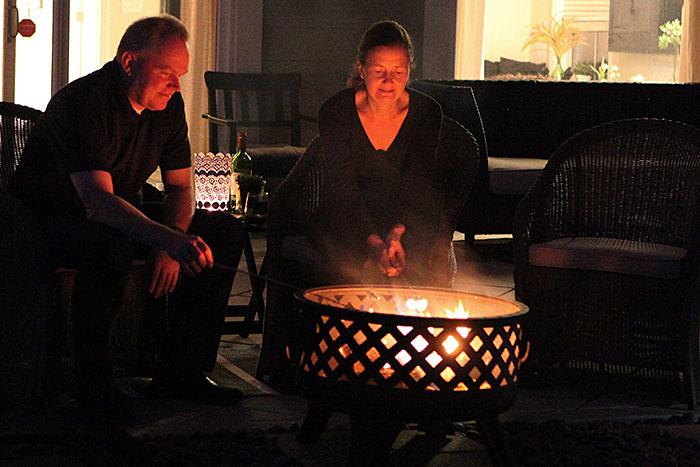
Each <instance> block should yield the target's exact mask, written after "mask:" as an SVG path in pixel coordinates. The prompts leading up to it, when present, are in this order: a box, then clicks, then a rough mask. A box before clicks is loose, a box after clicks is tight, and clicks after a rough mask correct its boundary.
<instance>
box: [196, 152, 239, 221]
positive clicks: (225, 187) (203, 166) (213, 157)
mask: <svg viewBox="0 0 700 467" xmlns="http://www.w3.org/2000/svg"><path fill="white" fill-rule="evenodd" d="M232 158H233V156H232V155H231V154H222V153H220V152H219V153H217V154H214V153H211V152H208V153H206V154H204V153H202V152H199V153H195V154H194V189H195V201H196V206H197V209H207V210H209V211H228V210H229V207H230V206H229V200H230V196H231V159H232Z"/></svg>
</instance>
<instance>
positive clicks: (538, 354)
mask: <svg viewBox="0 0 700 467" xmlns="http://www.w3.org/2000/svg"><path fill="white" fill-rule="evenodd" d="M698 183H700V130H698V129H696V128H693V127H689V126H686V125H684V124H681V123H677V122H671V121H664V120H657V119H631V120H620V121H615V122H610V123H607V124H604V125H601V126H597V127H594V128H591V129H589V130H586V131H583V132H581V133H579V134H577V135H575V136H573V137H572V138H571V139H569V140H568V141H566V142H565V143H564V144H562V145H561V146H560V147H559V148H558V149H557V150H556V151H555V152H554V154H553V155H552V157H551V158H550V159H549V162H548V164H547V166H546V168H545V170H544V172H543V174H542V176H541V178H540V179H539V180H538V182H537V184H536V185H535V186H534V187H533V189H532V190H531V191H530V192H529V193H528V194H527V195H526V197H525V198H524V199H523V201H522V203H521V204H520V205H519V207H518V210H517V215H516V217H515V225H514V234H513V239H514V242H513V243H514V273H515V294H516V298H517V299H518V300H520V301H523V302H524V303H526V304H527V305H528V306H529V307H530V313H529V314H528V315H527V320H526V323H525V325H524V328H525V332H526V333H527V335H528V337H529V342H530V346H531V349H530V357H529V360H528V361H527V362H526V363H525V366H524V368H523V369H524V370H525V372H524V374H523V376H524V377H525V378H526V379H527V376H528V375H529V376H530V377H535V378H536V380H537V381H541V380H542V379H541V378H544V379H545V380H547V379H548V376H551V375H553V374H554V375H558V377H561V376H564V375H567V376H573V377H579V376H582V375H586V376H587V377H588V378H591V377H595V378H594V379H596V380H598V381H600V382H602V383H604V384H608V383H614V384H616V385H617V386H616V387H620V385H624V383H630V387H635V388H636V387H638V386H639V387H642V388H646V389H651V388H659V389H661V391H663V392H661V391H659V392H658V394H661V395H663V396H668V395H675V396H680V397H684V398H685V399H687V402H688V403H689V405H690V406H691V407H693V406H694V404H695V392H696V389H695V388H696V384H697V383H698V379H697V378H698V351H699V347H698V338H699V329H698V301H697V290H696V285H695V284H696V283H697V280H698V256H697V250H696V236H697V222H698V204H697V202H696V199H697V187H698ZM640 382H641V383H643V384H640Z"/></svg>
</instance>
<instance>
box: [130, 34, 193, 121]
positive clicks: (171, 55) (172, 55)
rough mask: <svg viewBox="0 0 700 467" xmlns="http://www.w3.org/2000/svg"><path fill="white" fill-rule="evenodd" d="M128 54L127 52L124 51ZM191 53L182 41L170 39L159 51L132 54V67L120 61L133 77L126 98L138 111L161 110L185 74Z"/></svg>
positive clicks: (178, 88)
mask: <svg viewBox="0 0 700 467" xmlns="http://www.w3.org/2000/svg"><path fill="white" fill-rule="evenodd" d="M127 53H128V52H127ZM189 62H190V52H189V49H188V47H187V43H186V42H185V41H182V40H179V39H173V40H170V41H168V42H166V43H164V44H163V45H161V46H160V48H159V49H158V50H155V51H151V52H140V53H137V54H134V58H133V60H132V61H131V66H128V62H127V61H125V60H123V62H122V63H124V64H125V69H126V71H127V74H129V73H130V76H131V77H132V82H131V86H129V91H128V94H129V101H130V102H131V105H132V107H133V108H134V110H136V111H137V112H139V113H141V111H142V110H143V109H148V110H163V109H165V107H166V106H167V105H168V101H169V100H170V98H171V97H172V95H173V94H174V93H176V92H177V91H179V90H180V77H182V75H184V74H185V73H187V69H188V67H189Z"/></svg>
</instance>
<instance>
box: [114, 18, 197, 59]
mask: <svg viewBox="0 0 700 467" xmlns="http://www.w3.org/2000/svg"><path fill="white" fill-rule="evenodd" d="M188 38H189V34H188V33H187V28H185V25H184V24H182V23H181V22H180V20H179V19H177V18H175V17H174V16H170V15H160V16H150V17H147V18H141V19H139V20H137V21H135V22H133V23H132V24H131V26H129V27H128V28H127V29H126V31H125V32H124V35H123V36H122V38H121V41H120V42H119V47H117V57H119V56H121V55H122V54H123V53H124V52H127V51H128V52H141V51H154V50H157V49H158V48H159V47H160V46H161V45H163V44H164V43H166V42H168V41H170V40H173V39H179V40H182V41H187V39H188Z"/></svg>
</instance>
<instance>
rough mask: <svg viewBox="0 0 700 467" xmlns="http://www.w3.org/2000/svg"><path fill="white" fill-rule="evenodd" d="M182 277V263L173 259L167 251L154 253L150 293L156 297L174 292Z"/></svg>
mask: <svg viewBox="0 0 700 467" xmlns="http://www.w3.org/2000/svg"><path fill="white" fill-rule="evenodd" d="M179 278H180V263H178V262H177V261H175V260H174V259H172V258H171V257H170V256H169V255H168V254H167V253H166V252H165V251H163V250H156V251H154V253H153V275H152V276H151V283H150V285H149V286H148V293H150V294H151V296H153V297H155V298H159V297H161V296H162V295H163V294H166V293H172V292H173V290H175V287H176V286H177V281H178V279H179Z"/></svg>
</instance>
